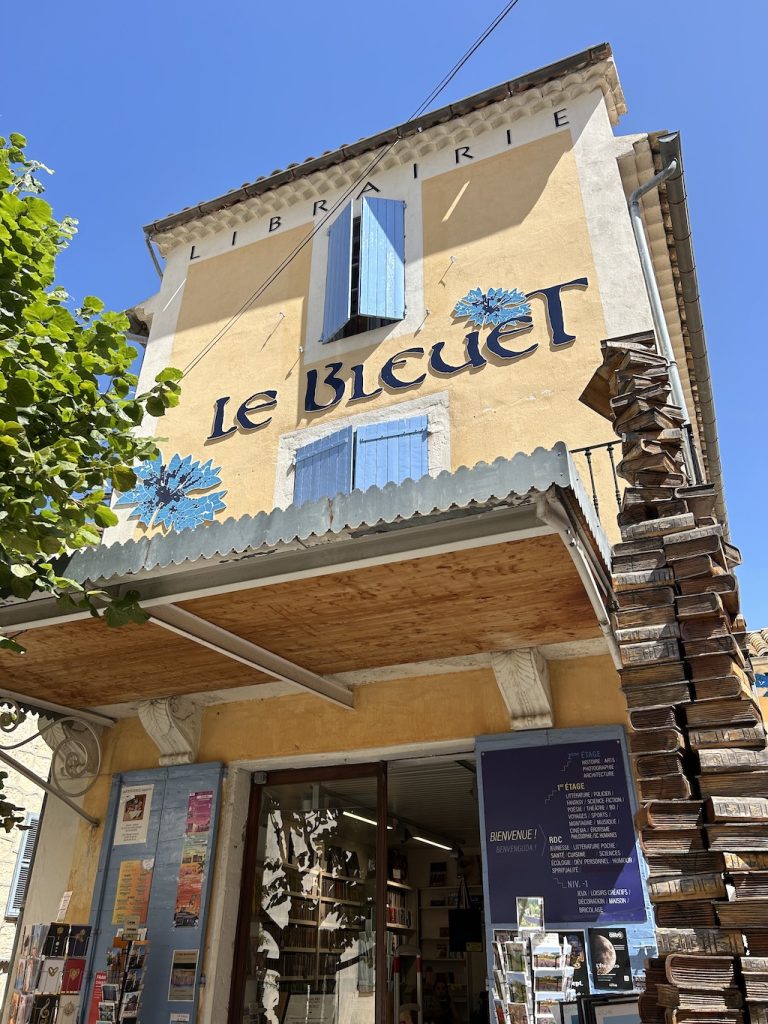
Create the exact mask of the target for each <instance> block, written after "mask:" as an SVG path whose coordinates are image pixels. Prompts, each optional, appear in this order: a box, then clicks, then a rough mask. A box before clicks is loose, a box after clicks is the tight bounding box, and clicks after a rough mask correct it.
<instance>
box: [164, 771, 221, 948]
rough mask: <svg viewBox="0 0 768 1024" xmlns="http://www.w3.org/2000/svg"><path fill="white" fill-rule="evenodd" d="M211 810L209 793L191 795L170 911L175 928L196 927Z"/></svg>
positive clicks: (207, 791)
mask: <svg viewBox="0 0 768 1024" xmlns="http://www.w3.org/2000/svg"><path fill="white" fill-rule="evenodd" d="M212 808H213V791H212V790H205V791H203V792H197V793H190V795H189V800H188V802H187V819H186V826H185V831H184V836H183V838H182V846H181V864H180V866H179V878H178V883H177V886H176V903H175V905H174V908H173V926H174V928H196V927H197V924H198V921H199V920H200V907H201V904H202V895H203V882H204V880H205V865H206V862H207V859H208V833H209V832H210V828H211V811H212Z"/></svg>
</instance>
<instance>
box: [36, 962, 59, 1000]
mask: <svg viewBox="0 0 768 1024" xmlns="http://www.w3.org/2000/svg"><path fill="white" fill-rule="evenodd" d="M63 971H64V957H62V956H59V957H50V956H49V957H46V958H45V959H44V960H43V963H42V966H41V968H40V975H39V977H38V979H37V990H38V992H43V993H47V994H49V995H56V994H57V993H58V992H60V991H61V979H62V974H63Z"/></svg>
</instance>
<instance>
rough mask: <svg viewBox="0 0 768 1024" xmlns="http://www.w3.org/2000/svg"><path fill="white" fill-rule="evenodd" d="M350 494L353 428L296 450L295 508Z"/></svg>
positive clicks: (347, 428)
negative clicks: (311, 502) (309, 502)
mask: <svg viewBox="0 0 768 1024" xmlns="http://www.w3.org/2000/svg"><path fill="white" fill-rule="evenodd" d="M351 490H352V428H351V427H346V428H345V429H344V430H339V431H337V432H336V433H335V434H329V435H328V436H327V437H321V438H320V440H319V441H312V442H311V443H310V444H308V445H305V446H304V447H303V448H299V450H298V451H297V452H296V478H295V483H294V485H293V503H294V505H303V504H304V503H305V502H307V501H317V500H318V499H319V498H333V497H334V496H335V495H336V494H347V493H348V492H349V491H351Z"/></svg>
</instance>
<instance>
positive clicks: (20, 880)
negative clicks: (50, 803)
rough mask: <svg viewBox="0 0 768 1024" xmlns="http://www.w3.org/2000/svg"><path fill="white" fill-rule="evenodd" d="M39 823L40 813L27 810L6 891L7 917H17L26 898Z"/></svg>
mask: <svg viewBox="0 0 768 1024" xmlns="http://www.w3.org/2000/svg"><path fill="white" fill-rule="evenodd" d="M39 824H40V815H39V814H33V813H32V812H31V811H28V812H27V815H26V817H25V818H24V825H25V826H26V829H25V831H24V834H23V836H22V838H21V845H20V846H19V852H18V853H17V854H16V866H15V868H14V869H13V879H12V880H11V886H10V890H9V892H8V903H7V905H6V908H5V916H6V917H7V918H14V919H15V918H17V917H18V916H19V914H20V913H21V908H22V907H23V906H24V900H25V899H26V898H27V886H28V884H29V873H30V869H31V867H32V855H33V853H34V850H35V842H36V841H37V830H38V826H39Z"/></svg>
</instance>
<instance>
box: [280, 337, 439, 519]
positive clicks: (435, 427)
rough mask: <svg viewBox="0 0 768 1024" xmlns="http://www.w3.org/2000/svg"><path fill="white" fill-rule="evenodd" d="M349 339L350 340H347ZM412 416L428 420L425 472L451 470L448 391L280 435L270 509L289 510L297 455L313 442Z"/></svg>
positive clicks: (434, 473)
mask: <svg viewBox="0 0 768 1024" xmlns="http://www.w3.org/2000/svg"><path fill="white" fill-rule="evenodd" d="M350 340H351V339H350ZM411 416H426V417H427V467H428V468H427V472H428V474H429V476H437V474H438V473H442V472H443V470H450V468H451V434H450V415H449V406H448V392H447V391H439V392H437V393H436V394H434V395H425V396H424V397H422V398H415V399H413V400H412V401H410V402H399V403H398V404H397V405H388V406H387V407H386V408H384V409H381V408H378V409H371V410H369V411H367V412H361V413H357V414H356V415H354V416H343V417H339V418H337V419H332V420H328V421H327V422H323V423H317V424H313V425H312V426H311V427H304V428H303V429H301V430H293V431H291V433H289V434H283V435H282V436H281V437H280V440H279V441H278V445H277V463H276V472H275V493H274V500H273V508H288V506H289V505H292V504H293V488H294V480H295V467H296V452H297V451H298V450H299V448H303V447H304V446H305V445H307V444H311V442H312V441H318V440H320V438H321V437H327V436H328V434H335V433H336V431H338V430H343V429H344V428H345V427H352V429H353V430H354V429H356V428H357V427H362V426H365V425H367V424H370V423H389V422H390V421H391V420H399V419H408V418H410V417H411Z"/></svg>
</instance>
